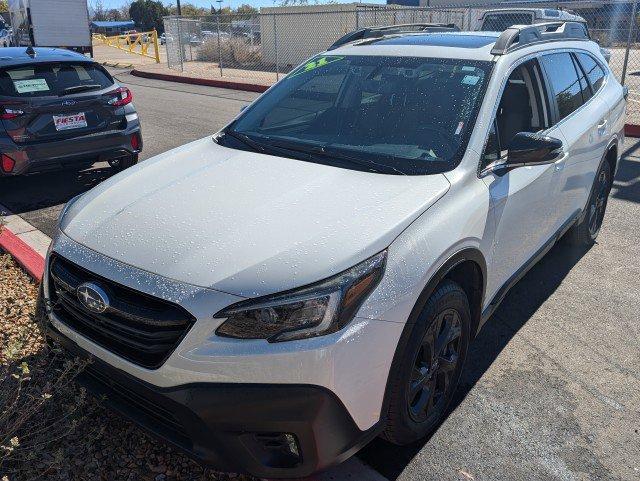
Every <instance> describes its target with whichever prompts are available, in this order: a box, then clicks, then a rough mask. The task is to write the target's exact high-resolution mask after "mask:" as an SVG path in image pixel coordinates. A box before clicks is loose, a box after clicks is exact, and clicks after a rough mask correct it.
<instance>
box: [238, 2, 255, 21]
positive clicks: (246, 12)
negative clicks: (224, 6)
mask: <svg viewBox="0 0 640 481" xmlns="http://www.w3.org/2000/svg"><path fill="white" fill-rule="evenodd" d="M258 11H259V10H258V9H257V8H256V7H252V6H251V5H247V4H246V3H243V4H242V5H240V6H239V7H238V8H236V13H237V14H238V15H241V16H242V17H243V18H251V17H252V16H253V15H257V14H258Z"/></svg>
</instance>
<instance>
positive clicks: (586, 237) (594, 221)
mask: <svg viewBox="0 0 640 481" xmlns="http://www.w3.org/2000/svg"><path fill="white" fill-rule="evenodd" d="M611 185H612V179H611V166H610V165H609V162H606V161H605V162H603V163H602V165H601V166H600V169H598V173H597V174H596V178H595V179H594V181H593V187H592V188H591V194H590V195H589V201H588V203H587V207H586V208H585V216H584V218H583V219H582V220H581V221H580V222H579V223H578V224H576V225H574V226H573V227H572V228H571V230H570V231H569V232H568V234H569V235H568V236H567V237H568V239H569V240H570V242H571V243H572V244H575V245H580V246H592V245H593V244H594V243H595V242H596V239H597V238H598V234H599V233H600V228H601V227H602V221H603V220H604V214H605V212H606V210H607V201H608V199H609V192H610V191H611Z"/></svg>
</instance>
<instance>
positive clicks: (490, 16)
mask: <svg viewBox="0 0 640 481" xmlns="http://www.w3.org/2000/svg"><path fill="white" fill-rule="evenodd" d="M478 21H479V22H480V26H479V28H478V30H480V31H484V32H491V31H494V32H502V31H503V30H506V29H507V28H509V27H511V26H512V25H534V24H540V23H545V22H557V21H562V22H578V23H581V24H582V25H584V28H585V29H586V30H587V32H588V31H589V27H588V25H587V21H586V20H585V19H584V18H583V17H581V16H580V15H577V14H576V13H574V12H572V11H566V10H558V9H555V8H527V7H516V8H495V9H491V10H486V11H485V12H483V13H482V15H481V16H480V18H479V19H478ZM600 50H601V53H602V56H603V57H604V58H605V60H606V61H607V63H609V61H610V60H611V50H609V49H608V48H603V47H601V49H600Z"/></svg>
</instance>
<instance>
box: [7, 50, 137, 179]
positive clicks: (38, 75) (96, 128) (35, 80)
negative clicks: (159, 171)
mask: <svg viewBox="0 0 640 481" xmlns="http://www.w3.org/2000/svg"><path fill="white" fill-rule="evenodd" d="M132 98H133V97H132V95H131V91H130V90H129V89H128V88H126V87H122V86H120V85H119V84H118V83H117V82H116V81H115V80H114V79H113V77H111V75H110V74H109V72H107V71H106V70H105V69H104V68H103V67H102V66H101V65H99V64H98V63H96V62H94V61H92V60H91V59H89V58H87V57H85V56H84V55H81V54H77V53H75V52H71V51H69V50H61V49H52V48H39V47H37V48H31V47H29V48H27V49H25V48H24V47H10V48H7V49H4V50H3V52H2V63H1V66H0V122H1V123H2V128H1V129H0V152H1V153H2V162H1V164H0V177H1V176H7V175H20V174H25V173H32V172H38V171H43V170H52V169H53V170H55V169H61V168H66V167H71V166H83V165H87V166H88V165H91V164H92V163H94V162H98V161H108V162H109V164H110V165H111V166H112V167H114V168H115V169H117V170H121V169H124V168H126V167H129V166H131V165H133V164H135V163H136V162H137V160H138V154H139V153H140V151H141V150H142V137H141V133H140V122H139V120H138V114H137V113H136V110H135V108H134V106H133V103H132Z"/></svg>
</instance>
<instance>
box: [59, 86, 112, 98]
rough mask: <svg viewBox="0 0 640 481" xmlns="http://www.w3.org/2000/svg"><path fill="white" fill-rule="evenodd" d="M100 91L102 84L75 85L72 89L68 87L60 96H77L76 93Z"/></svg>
mask: <svg viewBox="0 0 640 481" xmlns="http://www.w3.org/2000/svg"><path fill="white" fill-rule="evenodd" d="M100 89H102V85H100V84H85V85H73V86H71V87H67V88H66V89H63V90H62V93H61V94H60V96H61V97H62V96H63V95H69V94H75V93H78V92H84V91H87V90H100Z"/></svg>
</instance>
